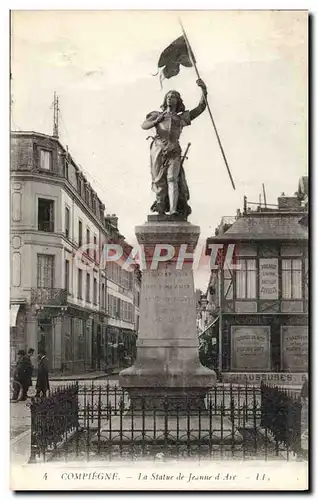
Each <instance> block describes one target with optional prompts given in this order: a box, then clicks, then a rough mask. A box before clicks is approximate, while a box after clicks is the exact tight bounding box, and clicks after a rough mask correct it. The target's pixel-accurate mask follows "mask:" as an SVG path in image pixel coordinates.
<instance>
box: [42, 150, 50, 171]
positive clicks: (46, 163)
mask: <svg viewBox="0 0 318 500" xmlns="http://www.w3.org/2000/svg"><path fill="white" fill-rule="evenodd" d="M40 168H42V169H43V170H52V151H47V150H45V149H41V150H40Z"/></svg>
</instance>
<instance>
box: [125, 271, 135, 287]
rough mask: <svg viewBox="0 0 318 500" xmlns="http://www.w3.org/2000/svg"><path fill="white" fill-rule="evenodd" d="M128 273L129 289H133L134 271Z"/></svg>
mask: <svg viewBox="0 0 318 500" xmlns="http://www.w3.org/2000/svg"><path fill="white" fill-rule="evenodd" d="M126 272H127V273H128V290H132V289H133V277H134V276H133V272H132V271H126Z"/></svg>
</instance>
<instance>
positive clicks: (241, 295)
mask: <svg viewBox="0 0 318 500" xmlns="http://www.w3.org/2000/svg"><path fill="white" fill-rule="evenodd" d="M237 264H239V265H240V266H241V269H240V270H237V271H236V298H237V299H256V260H254V259H246V260H238V261H237Z"/></svg>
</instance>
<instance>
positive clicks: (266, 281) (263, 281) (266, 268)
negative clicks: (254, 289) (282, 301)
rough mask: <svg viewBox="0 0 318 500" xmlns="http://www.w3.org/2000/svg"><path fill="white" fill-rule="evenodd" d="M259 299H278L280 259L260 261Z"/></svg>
mask: <svg viewBox="0 0 318 500" xmlns="http://www.w3.org/2000/svg"><path fill="white" fill-rule="evenodd" d="M259 298H260V299H262V300H277V299H278V259H276V258H273V259H260V260H259Z"/></svg>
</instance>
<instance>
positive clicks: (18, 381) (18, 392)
mask: <svg viewBox="0 0 318 500" xmlns="http://www.w3.org/2000/svg"><path fill="white" fill-rule="evenodd" d="M26 368H27V365H26V360H25V351H24V350H23V349H20V350H19V351H18V360H17V364H16V367H15V370H14V374H13V394H12V399H11V401H12V402H15V403H16V402H17V401H20V400H21V398H23V386H24V384H25V379H26V371H27V370H26Z"/></svg>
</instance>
